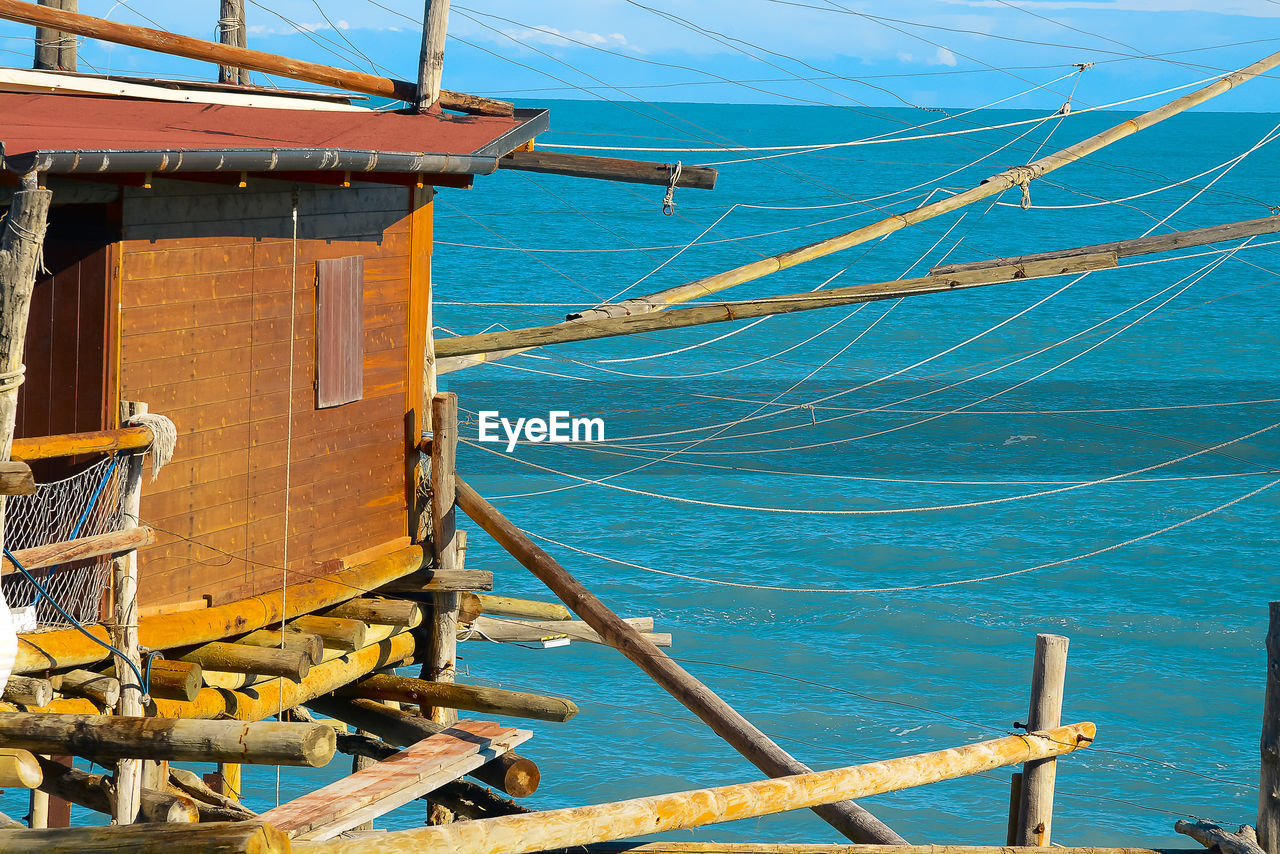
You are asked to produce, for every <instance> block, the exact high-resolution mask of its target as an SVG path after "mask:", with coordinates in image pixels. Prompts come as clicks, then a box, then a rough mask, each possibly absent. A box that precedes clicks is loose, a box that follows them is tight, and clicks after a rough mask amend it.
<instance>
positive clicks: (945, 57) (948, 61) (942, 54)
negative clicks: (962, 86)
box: [929, 47, 956, 68]
mask: <svg viewBox="0 0 1280 854" xmlns="http://www.w3.org/2000/svg"><path fill="white" fill-rule="evenodd" d="M929 64H930V65H945V66H947V67H948V68H954V67H955V64H956V55H955V54H954V53H952V52H951V51H949V50H947V49H946V48H945V47H940V48H938V52H937V53H935V54H934V55H933V59H931V60H929Z"/></svg>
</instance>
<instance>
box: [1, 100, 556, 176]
mask: <svg viewBox="0 0 1280 854" xmlns="http://www.w3.org/2000/svg"><path fill="white" fill-rule="evenodd" d="M0 115H3V116H4V122H3V125H0V143H2V144H3V146H4V149H3V150H4V155H5V157H6V158H7V159H14V158H15V157H17V156H19V155H24V154H34V153H41V152H44V153H47V152H83V151H115V152H160V151H168V152H172V151H228V150H232V151H244V150H273V151H286V152H287V151H288V150H291V149H293V150H314V149H336V150H343V151H346V152H385V153H388V154H392V155H394V154H423V153H431V154H448V155H480V156H488V157H494V156H502V155H504V154H507V153H509V152H510V151H512V150H513V149H515V148H517V147H519V146H520V145H522V144H523V143H524V142H526V141H527V140H529V139H531V138H532V137H533V136H534V135H535V134H536V133H538V132H540V131H542V130H545V128H546V120H545V115H546V114H545V111H518V112H517V115H516V116H514V117H505V118H499V117H493V116H455V115H449V114H435V113H432V114H422V113H410V112H400V111H396V112H391V111H387V112H345V111H344V112H339V111H330V110H281V109H271V108H262V107H232V106H222V105H213V104H192V103H186V102H165V101H145V100H135V99H125V98H111V97H85V96H77V95H50V94H28V93H0ZM389 160H397V158H394V157H393V158H389ZM127 162H129V161H127V160H126V161H122V163H127ZM121 168H124V167H123V166H122V167H121ZM390 168H391V164H390V163H388V169H390ZM59 171H61V170H59ZM77 171H79V170H77ZM93 171H116V170H114V169H105V168H99V169H95V170H93ZM426 171H429V170H426ZM483 171H489V170H483Z"/></svg>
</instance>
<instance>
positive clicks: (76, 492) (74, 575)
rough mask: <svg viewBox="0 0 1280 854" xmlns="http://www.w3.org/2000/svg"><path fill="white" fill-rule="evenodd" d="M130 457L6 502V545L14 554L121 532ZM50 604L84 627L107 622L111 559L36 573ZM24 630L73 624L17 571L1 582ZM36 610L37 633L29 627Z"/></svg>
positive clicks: (107, 461) (111, 460)
mask: <svg viewBox="0 0 1280 854" xmlns="http://www.w3.org/2000/svg"><path fill="white" fill-rule="evenodd" d="M126 460H127V458H125V457H116V456H112V457H108V458H107V459H104V460H102V461H101V462H99V463H95V464H94V465H92V466H90V467H89V468H87V469H85V470H84V471H82V472H80V473H79V474H76V475H72V476H71V477H68V478H66V479H65V480H58V481H53V482H51V483H41V484H39V485H38V486H37V488H36V494H35V495H12V496H9V497H8V498H7V499H6V501H5V520H4V537H5V546H6V547H7V548H8V549H9V550H10V551H13V552H18V551H20V550H22V549H29V548H33V547H35V546H43V545H49V544H50V543H59V542H65V541H67V540H73V539H76V538H77V537H91V536H95V535H97V534H106V533H110V532H112V531H118V530H120V529H121V528H122V527H123V525H122V523H123V515H122V498H123V493H124V489H125V480H126V477H125V474H126V472H127V471H128V466H127V464H126ZM31 574H32V575H33V576H35V578H36V579H37V580H38V581H39V582H40V585H41V586H42V587H44V589H45V592H46V593H48V597H49V599H52V600H54V601H55V602H57V603H58V604H59V605H61V606H62V607H63V608H64V609H65V610H66V611H67V613H69V614H70V615H71V616H72V617H74V618H75V619H76V620H77V621H79V622H81V623H97V622H101V621H102V607H103V602H104V593H105V592H106V589H107V585H108V584H110V581H111V557H110V556H109V555H108V556H103V557H94V558H85V559H83V560H77V561H71V562H68V563H64V564H61V565H59V566H49V567H44V568H42V569H33V570H31ZM0 586H2V587H3V589H4V596H5V599H7V600H8V602H9V607H10V608H11V609H13V610H14V616H15V618H16V619H17V620H19V621H23V620H24V619H25V621H26V622H25V625H20V628H19V631H32V630H34V631H43V630H48V629H58V628H66V627H68V626H69V625H70V624H69V623H68V622H67V621H66V619H65V618H64V617H63V616H62V615H61V614H59V613H58V611H57V609H56V608H54V607H53V604H52V603H51V602H49V601H48V599H46V598H45V596H44V595H42V594H41V593H40V591H39V590H37V589H36V586H35V585H34V584H32V583H31V582H30V581H29V580H28V579H27V578H26V577H25V576H24V575H22V574H21V573H19V572H13V573H10V574H9V575H6V576H4V578H3V580H0ZM23 608H33V609H34V619H35V626H34V628H33V627H32V626H31V625H30V619H31V617H32V611H31V610H28V611H25V612H24V611H21V610H20V609H23Z"/></svg>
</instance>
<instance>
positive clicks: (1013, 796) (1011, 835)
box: [1004, 772, 1022, 846]
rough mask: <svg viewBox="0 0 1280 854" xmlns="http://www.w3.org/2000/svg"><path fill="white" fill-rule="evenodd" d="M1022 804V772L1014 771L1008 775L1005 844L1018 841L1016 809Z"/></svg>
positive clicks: (1013, 843) (1009, 844)
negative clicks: (1007, 820)
mask: <svg viewBox="0 0 1280 854" xmlns="http://www.w3.org/2000/svg"><path fill="white" fill-rule="evenodd" d="M1021 804H1022V773H1021V772H1015V773H1014V774H1013V775H1011V776H1010V777H1009V822H1008V825H1007V826H1006V827H1005V833H1004V838H1005V843H1004V844H1005V845H1006V846H1012V845H1015V844H1017V841H1018V810H1019V809H1020V805H1021Z"/></svg>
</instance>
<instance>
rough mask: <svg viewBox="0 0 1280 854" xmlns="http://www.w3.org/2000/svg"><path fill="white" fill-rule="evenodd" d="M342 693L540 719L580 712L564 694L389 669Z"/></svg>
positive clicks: (566, 717)
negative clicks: (415, 676) (432, 679)
mask: <svg viewBox="0 0 1280 854" xmlns="http://www.w3.org/2000/svg"><path fill="white" fill-rule="evenodd" d="M341 693H342V694H343V695H344V696H350V697H364V698H366V699H370V700H396V701H399V702H402V703H417V704H418V705H420V706H443V707H446V708H450V709H455V710H459V709H465V710H467V711H471V712H479V713H481V714H487V715H510V716H512V717H518V718H530V719H532V720H538V721H557V722H561V721H567V720H569V719H570V718H572V717H573V716H574V715H576V714H577V713H578V706H577V704H576V703H574V702H573V701H572V700H568V699H565V698H564V697H548V696H545V695H542V694H527V693H525V692H523V691H508V690H505V689H503V688H486V687H484V686H481V685H459V684H457V683H455V682H430V681H427V680H425V679H413V678H410V677H408V676H396V675H393V674H389V673H386V674H384V673H376V674H374V675H372V676H368V677H365V678H364V679H362V680H360V681H359V682H357V683H355V684H353V685H351V686H349V687H347V688H345V689H343V691H342V692H341Z"/></svg>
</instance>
